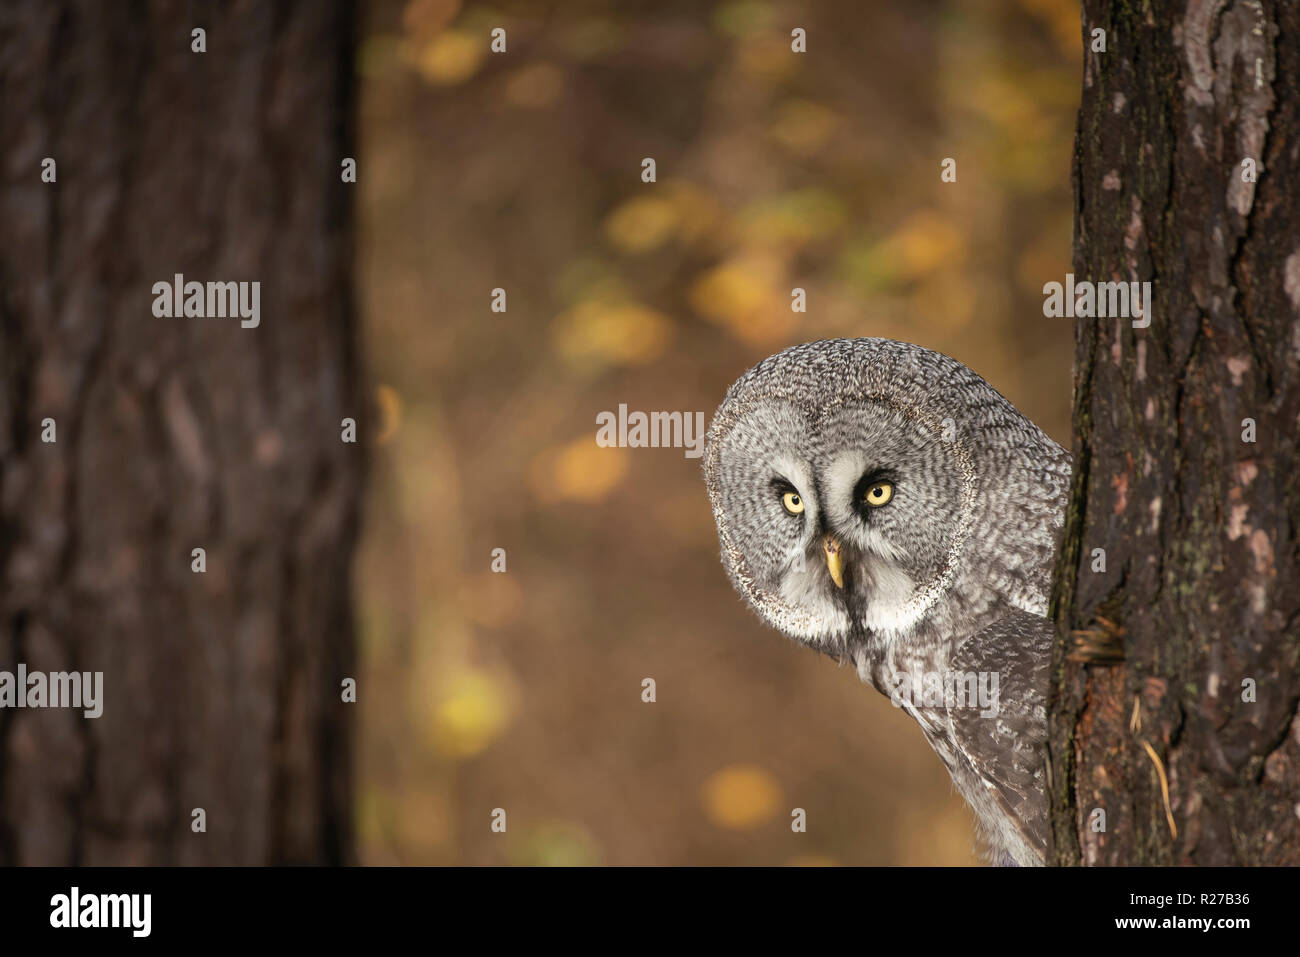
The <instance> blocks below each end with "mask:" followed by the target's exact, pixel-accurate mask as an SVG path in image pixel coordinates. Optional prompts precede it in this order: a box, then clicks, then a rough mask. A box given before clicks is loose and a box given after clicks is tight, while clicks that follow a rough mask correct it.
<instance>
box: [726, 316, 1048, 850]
mask: <svg viewBox="0 0 1300 957" xmlns="http://www.w3.org/2000/svg"><path fill="white" fill-rule="evenodd" d="M703 467H704V475H705V480H706V482H707V484H708V489H709V499H710V501H711V503H712V505H713V517H714V520H715V521H716V522H717V526H718V537H719V539H720V541H721V545H722V561H723V564H724V565H725V566H726V569H727V573H728V575H729V576H730V578H731V581H732V583H733V584H734V585H735V586H736V589H737V590H738V591H739V592H740V594H741V595H742V596H743V597H744V599H745V600H746V601H747V602H748V603H749V604H750V606H751V607H752V608H753V609H754V610H755V611H756V612H758V614H759V616H760V617H761V618H762V619H763V620H764V621H766V622H767V623H768V624H770V625H772V626H773V627H775V628H777V629H778V630H780V631H782V632H784V633H785V634H786V635H788V636H789V637H791V638H794V639H795V640H797V641H799V642H801V643H803V644H806V645H809V646H811V647H813V648H815V649H817V650H818V651H822V652H824V653H826V654H827V655H830V656H831V657H833V658H835V659H837V660H839V661H841V662H846V663H851V664H852V665H853V666H854V667H855V668H856V669H857V672H858V675H859V677H861V679H862V680H863V681H865V682H867V683H869V684H871V685H872V686H874V687H875V688H876V689H877V690H878V691H881V692H882V693H884V694H886V695H889V696H890V697H891V699H893V700H894V702H895V704H898V705H899V706H901V707H903V708H904V709H905V710H906V711H907V712H908V713H909V714H910V715H912V717H914V718H915V719H916V720H917V722H918V723H919V724H920V725H921V729H922V731H923V732H924V733H925V737H926V739H927V740H928V741H929V742H930V745H931V747H933V748H934V750H935V751H936V752H937V753H938V755H939V757H940V758H941V759H942V760H943V762H944V764H945V765H947V767H948V771H949V773H950V774H951V776H952V780H953V783H954V784H955V785H956V787H957V790H958V791H959V792H960V793H961V795H962V796H963V797H964V798H965V799H966V801H967V802H968V803H969V804H970V806H971V808H972V810H973V811H974V812H975V816H976V819H977V821H978V824H979V831H980V834H981V836H982V838H983V840H984V843H985V844H986V846H987V849H988V851H989V853H990V860H991V861H993V862H994V863H1014V864H1019V865H1030V864H1040V863H1042V862H1043V857H1044V853H1045V848H1046V839H1047V815H1046V798H1045V789H1044V774H1045V753H1044V748H1043V743H1044V741H1045V739H1046V736H1047V717H1046V707H1045V701H1046V692H1047V683H1048V674H1049V666H1050V662H1051V647H1052V634H1053V629H1052V626H1051V624H1050V623H1049V622H1048V619H1047V617H1046V615H1047V602H1048V595H1049V591H1050V588H1051V578H1052V567H1053V563H1054V559H1055V556H1056V551H1057V548H1058V539H1059V535H1060V530H1061V527H1062V522H1063V518H1064V513H1065V503H1066V496H1067V493H1068V488H1069V484H1070V459H1069V456H1068V454H1067V453H1066V451H1065V450H1064V449H1062V448H1061V447H1060V446H1059V445H1057V444H1056V443H1055V442H1053V441H1052V440H1051V439H1049V438H1048V437H1047V436H1046V435H1045V434H1044V433H1043V432H1042V430H1040V429H1039V428H1038V427H1037V426H1036V425H1034V424H1033V423H1032V422H1030V421H1029V420H1028V419H1026V418H1025V417H1024V416H1023V415H1021V414H1020V413H1019V412H1018V411H1016V409H1015V408H1014V407H1013V406H1012V405H1011V403H1010V402H1008V401H1007V400H1006V399H1005V398H1003V397H1002V395H1001V394H1000V393H998V392H997V390H995V389H994V388H993V387H992V386H990V385H989V384H988V383H987V382H985V381H984V380H983V379H982V378H980V377H979V376H978V375H976V374H975V373H974V372H972V371H971V370H970V369H968V368H966V367H965V366H964V365H962V364H961V363H960V362H957V361H956V360H954V359H950V358H948V357H947V356H944V355H941V354H939V353H937V352H931V351H930V350H929V349H923V348H921V347H919V346H915V345H911V344H909V343H906V342H895V341H893V340H889V339H834V340H827V341H822V342H812V343H807V344H805V345H800V346H795V347H794V348H791V349H787V350H785V351H784V352H781V353H779V354H777V355H775V356H772V357H771V358H768V359H765V360H764V361H762V362H760V363H759V364H758V365H757V366H755V367H754V368H753V369H751V370H749V371H748V372H746V373H745V374H744V375H743V376H741V377H740V379H739V380H738V381H737V382H736V383H735V384H734V385H733V386H732V387H731V389H730V390H729V391H728V392H727V395H726V398H725V399H724V400H723V402H722V405H721V406H720V407H719V408H718V411H717V413H716V415H715V416H714V418H713V424H712V426H711V427H710V429H709V434H708V440H707V444H706V446H705V453H704V462H703Z"/></svg>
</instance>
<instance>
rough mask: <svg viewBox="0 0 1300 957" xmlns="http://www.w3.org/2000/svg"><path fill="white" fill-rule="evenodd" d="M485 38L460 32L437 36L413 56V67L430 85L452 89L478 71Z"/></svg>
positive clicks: (484, 52) (451, 31) (485, 50)
mask: <svg viewBox="0 0 1300 957" xmlns="http://www.w3.org/2000/svg"><path fill="white" fill-rule="evenodd" d="M487 44H488V41H487V38H486V37H482V36H476V35H472V34H469V33H466V32H464V31H461V30H448V31H446V32H445V33H440V34H438V35H437V36H436V37H434V38H433V39H432V40H430V41H429V42H428V43H427V44H425V45H424V46H423V47H422V48H421V49H420V51H419V53H418V54H417V55H416V59H415V68H416V69H417V70H419V71H420V75H421V76H422V77H424V78H425V79H426V80H428V81H429V82H430V83H435V84H437V85H439V86H454V85H456V84H457V83H464V82H465V81H466V80H468V79H469V78H470V77H471V76H473V75H474V74H475V73H477V72H478V68H479V66H480V65H482V63H483V58H484V57H485V56H486V55H487Z"/></svg>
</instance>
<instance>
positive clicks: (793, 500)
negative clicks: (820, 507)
mask: <svg viewBox="0 0 1300 957" xmlns="http://www.w3.org/2000/svg"><path fill="white" fill-rule="evenodd" d="M781 504H782V505H784V506H785V510H786V511H787V512H789V513H790V514H791V515H798V514H799V513H800V512H802V511H803V499H801V498H800V497H799V493H798V492H786V493H785V494H784V495H782V496H781Z"/></svg>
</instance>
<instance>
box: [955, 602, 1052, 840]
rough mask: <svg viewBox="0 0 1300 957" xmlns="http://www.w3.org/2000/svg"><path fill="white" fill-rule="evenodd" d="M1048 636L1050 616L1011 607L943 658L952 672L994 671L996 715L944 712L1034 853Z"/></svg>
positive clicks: (1043, 800) (1041, 817) (1043, 834)
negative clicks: (945, 658)
mask: <svg viewBox="0 0 1300 957" xmlns="http://www.w3.org/2000/svg"><path fill="white" fill-rule="evenodd" d="M1053 638H1054V629H1053V627H1052V623H1051V621H1049V620H1048V619H1046V618H1040V617H1038V616H1037V615H1032V614H1030V613H1029V612H1027V611H1022V610H1021V609H1019V608H1016V609H1013V610H1011V611H1009V612H1008V613H1007V614H1006V615H1004V616H1003V617H1001V618H999V619H998V620H997V621H995V622H994V623H993V624H991V625H989V626H988V627H986V628H984V629H983V630H982V631H978V632H976V633H975V634H973V635H971V636H970V637H969V638H967V639H966V640H965V641H963V642H962V643H961V644H960V645H958V647H957V650H956V652H955V653H954V655H953V658H952V662H951V667H952V669H953V670H954V671H956V672H958V673H970V672H974V673H980V672H984V673H988V674H997V676H998V706H997V712H996V714H991V715H987V716H986V715H984V714H981V712H980V711H979V710H977V709H974V708H964V709H955V710H952V711H950V712H949V715H950V717H951V719H952V730H953V740H954V742H955V744H956V745H957V748H958V749H959V750H960V751H961V752H962V753H963V754H964V755H965V757H966V759H967V761H969V762H970V765H971V767H972V769H973V770H974V771H975V773H976V774H977V775H978V776H979V777H980V778H982V779H983V781H984V784H985V787H986V788H987V789H988V792H989V795H990V797H992V798H993V799H994V802H995V804H997V805H998V806H999V807H1000V808H1001V809H1002V810H1003V811H1004V812H1005V814H1006V815H1007V817H1008V818H1010V821H1011V822H1013V825H1014V827H1015V828H1016V830H1017V831H1018V832H1019V835H1020V837H1021V838H1022V839H1023V840H1024V841H1025V843H1027V844H1028V845H1030V847H1032V848H1035V849H1036V850H1037V852H1038V855H1039V856H1040V857H1041V856H1042V855H1043V854H1044V853H1045V851H1046V848H1047V795H1046V788H1045V772H1044V765H1045V762H1046V758H1047V753H1046V748H1045V744H1046V741H1047V693H1048V684H1049V681H1050V679H1051V664H1052V642H1053ZM989 710H991V709H989Z"/></svg>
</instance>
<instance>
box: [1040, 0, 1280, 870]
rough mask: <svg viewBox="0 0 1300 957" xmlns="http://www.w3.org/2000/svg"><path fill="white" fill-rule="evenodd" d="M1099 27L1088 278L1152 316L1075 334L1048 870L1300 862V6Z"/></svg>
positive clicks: (1114, 21)
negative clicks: (1134, 293) (1145, 293)
mask: <svg viewBox="0 0 1300 957" xmlns="http://www.w3.org/2000/svg"><path fill="white" fill-rule="evenodd" d="M1083 27H1084V29H1083V34H1084V49H1085V53H1084V76H1083V95H1082V103H1081V106H1080V110H1079V122H1078V129H1077V136H1076V146H1075V159H1074V188H1075V200H1076V209H1075V240H1074V272H1075V274H1076V278H1077V279H1088V280H1092V281H1098V282H1101V281H1114V280H1124V281H1141V280H1149V281H1151V282H1153V293H1154V308H1153V310H1152V316H1151V319H1152V321H1151V324H1150V326H1149V327H1148V328H1145V329H1143V328H1135V327H1134V325H1133V323H1132V322H1131V321H1129V320H1125V319H1080V320H1076V356H1075V406H1074V456H1075V468H1076V474H1075V482H1074V494H1073V502H1072V505H1071V508H1070V511H1069V514H1068V517H1067V521H1066V529H1065V535H1064V545H1063V548H1062V553H1061V558H1060V562H1059V566H1058V575H1057V587H1056V593H1055V596H1054V602H1053V614H1054V615H1055V618H1056V621H1057V624H1058V632H1059V636H1060V641H1059V643H1058V649H1057V653H1056V660H1055V662H1054V664H1055V681H1054V689H1053V698H1052V702H1051V705H1050V725H1051V730H1050V756H1049V764H1050V772H1051V774H1050V780H1051V785H1050V787H1051V813H1052V825H1053V826H1052V848H1051V853H1050V854H1049V860H1051V861H1054V862H1055V863H1058V864H1080V863H1083V864H1196V865H1213V864H1297V863H1300V714H1298V713H1297V703H1298V702H1300V667H1298V666H1300V568H1298V562H1297V556H1298V549H1300V543H1298V536H1300V455H1298V454H1297V440H1298V439H1300V188H1298V186H1300V115H1298V113H1300V89H1298V87H1297V83H1298V82H1300V4H1297V3H1296V2H1294V0H1280V2H1279V0H1263V2H1253V0H1238V2H1222V0H1183V2H1173V0H1151V2H1146V3H1127V2H1110V0H1085V2H1084V4H1083ZM1095 29H1101V30H1104V31H1105V38H1106V51H1105V52H1104V53H1103V52H1096V51H1094V50H1093V49H1092V46H1093V42H1094V34H1093V31H1094V30H1095ZM1247 160H1250V161H1253V165H1254V166H1255V169H1256V173H1257V181H1255V182H1251V181H1250V175H1249V166H1250V165H1251V164H1250V163H1244V161H1247ZM1243 164H1244V165H1243ZM1247 420H1251V421H1253V423H1254V430H1255V434H1254V441H1253V442H1252V441H1248V440H1247V439H1248V438H1249V430H1250V423H1249V422H1247ZM1096 549H1104V553H1105V571H1104V572H1099V571H1094V567H1095V566H1096V562H1097V554H1098V553H1096V552H1095V550H1096ZM1252 688H1253V700H1251V699H1252V694H1251V690H1252ZM1166 791H1167V795H1166ZM1098 811H1101V812H1104V814H1105V822H1104V826H1105V830H1104V831H1102V830H1099V829H1098V828H1097V824H1098V823H1099V821H1100V818H1099V816H1098V814H1097V812H1098Z"/></svg>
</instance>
